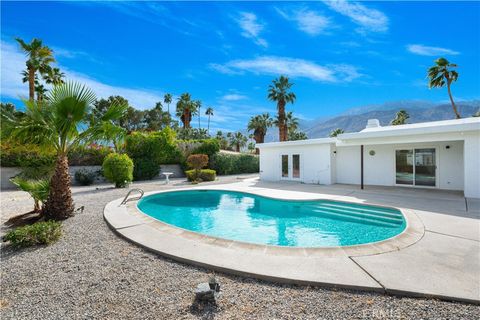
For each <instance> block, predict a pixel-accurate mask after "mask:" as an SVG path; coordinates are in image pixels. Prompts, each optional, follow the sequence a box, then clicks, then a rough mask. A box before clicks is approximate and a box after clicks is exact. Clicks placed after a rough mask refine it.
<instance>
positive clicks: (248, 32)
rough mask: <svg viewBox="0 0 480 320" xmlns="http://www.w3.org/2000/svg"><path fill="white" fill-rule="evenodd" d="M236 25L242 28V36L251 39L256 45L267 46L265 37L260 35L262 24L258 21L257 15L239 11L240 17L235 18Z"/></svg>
mask: <svg viewBox="0 0 480 320" xmlns="http://www.w3.org/2000/svg"><path fill="white" fill-rule="evenodd" d="M237 22H238V25H239V26H240V28H241V29H242V36H244V37H245V38H248V39H252V40H253V41H254V42H255V43H256V44H257V45H259V46H262V47H265V48H266V47H268V43H267V41H266V40H265V39H263V38H261V37H260V33H261V32H262V31H263V29H264V27H265V26H264V24H263V23H261V22H260V21H258V19H257V16H256V15H255V14H253V13H251V12H241V13H240V18H238V19H237Z"/></svg>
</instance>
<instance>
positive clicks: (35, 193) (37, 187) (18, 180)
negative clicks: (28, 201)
mask: <svg viewBox="0 0 480 320" xmlns="http://www.w3.org/2000/svg"><path fill="white" fill-rule="evenodd" d="M10 181H11V182H12V183H13V184H14V185H16V186H17V187H18V188H19V189H20V190H22V191H25V192H28V193H29V194H30V196H31V197H32V198H33V201H34V206H33V211H36V212H39V211H40V210H41V204H43V203H45V201H46V200H47V197H48V192H49V189H50V183H49V181H48V180H47V179H39V180H30V179H25V178H22V177H20V176H16V177H14V178H12V179H10Z"/></svg>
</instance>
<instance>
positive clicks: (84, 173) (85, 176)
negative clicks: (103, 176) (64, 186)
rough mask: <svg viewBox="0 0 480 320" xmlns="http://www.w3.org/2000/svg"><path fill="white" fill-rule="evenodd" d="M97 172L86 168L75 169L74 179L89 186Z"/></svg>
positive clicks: (82, 184)
mask: <svg viewBox="0 0 480 320" xmlns="http://www.w3.org/2000/svg"><path fill="white" fill-rule="evenodd" d="M96 177H97V174H96V173H95V172H93V171H90V170H87V169H80V170H77V171H75V181H77V183H78V184H79V185H81V186H89V185H91V184H93V182H94V181H95V178H96Z"/></svg>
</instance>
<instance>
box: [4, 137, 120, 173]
mask: <svg viewBox="0 0 480 320" xmlns="http://www.w3.org/2000/svg"><path fill="white" fill-rule="evenodd" d="M110 153H112V150H111V149H110V148H108V147H103V146H97V145H91V146H88V147H77V148H75V149H73V150H71V151H70V152H69V153H68V164H69V165H70V166H100V165H102V163H103V160H104V159H105V157H106V156H107V155H108V154H110ZM55 159H56V154H55V152H54V151H53V150H48V149H42V148H40V147H38V146H36V145H17V144H11V143H2V145H1V148H0V161H1V166H2V167H27V168H28V167H32V168H39V167H52V166H53V165H54V164H55Z"/></svg>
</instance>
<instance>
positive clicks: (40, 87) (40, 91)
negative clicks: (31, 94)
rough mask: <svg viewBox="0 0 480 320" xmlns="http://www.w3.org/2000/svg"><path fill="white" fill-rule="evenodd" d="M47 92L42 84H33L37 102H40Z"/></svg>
mask: <svg viewBox="0 0 480 320" xmlns="http://www.w3.org/2000/svg"><path fill="white" fill-rule="evenodd" d="M47 92H48V90H47V88H45V86H44V85H43V84H40V83H37V84H35V93H36V94H37V101H42V100H43V97H44V96H45V94H46V93H47Z"/></svg>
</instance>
